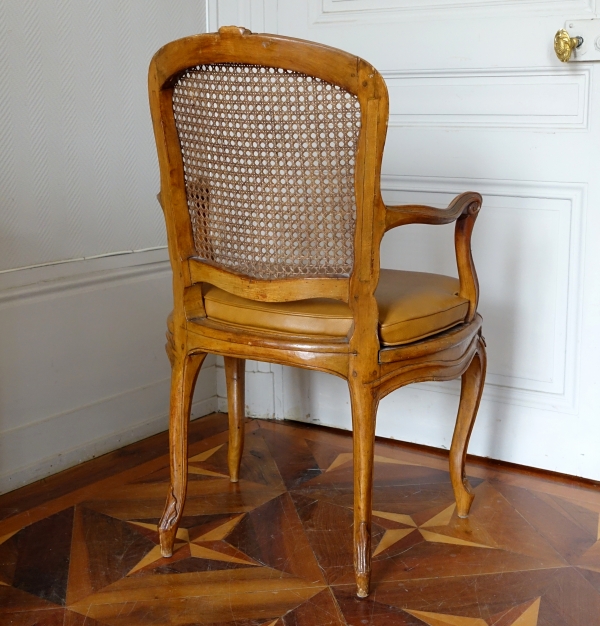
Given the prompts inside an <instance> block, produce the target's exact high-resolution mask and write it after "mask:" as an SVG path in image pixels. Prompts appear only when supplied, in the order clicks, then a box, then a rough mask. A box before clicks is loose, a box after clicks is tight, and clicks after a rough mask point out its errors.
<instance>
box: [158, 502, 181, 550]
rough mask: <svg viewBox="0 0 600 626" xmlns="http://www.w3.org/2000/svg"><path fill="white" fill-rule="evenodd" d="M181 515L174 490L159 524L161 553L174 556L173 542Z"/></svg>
mask: <svg viewBox="0 0 600 626" xmlns="http://www.w3.org/2000/svg"><path fill="white" fill-rule="evenodd" d="M180 517H181V514H180V511H179V505H178V502H177V498H176V497H175V496H174V494H173V491H171V492H170V493H169V496H168V498H167V504H166V506H165V511H164V513H163V515H162V517H161V520H160V523H159V525H158V536H159V538H160V553H161V554H162V555H163V556H164V557H165V558H168V557H170V556H173V544H174V543H175V536H176V535H177V527H178V526H179V519H180Z"/></svg>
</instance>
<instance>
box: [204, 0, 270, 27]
mask: <svg viewBox="0 0 600 626" xmlns="http://www.w3.org/2000/svg"><path fill="white" fill-rule="evenodd" d="M206 5H207V7H206V8H207V11H206V16H207V32H214V31H216V30H218V29H219V28H220V27H221V26H228V25H230V24H236V25H237V26H245V27H246V28H249V29H250V30H251V31H252V32H254V33H277V32H278V19H277V16H278V10H279V7H278V0H245V1H244V2H237V1H236V2H231V0H207V3H206Z"/></svg>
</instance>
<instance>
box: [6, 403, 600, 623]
mask: <svg viewBox="0 0 600 626" xmlns="http://www.w3.org/2000/svg"><path fill="white" fill-rule="evenodd" d="M351 450H352V440H351V436H350V434H349V433H346V432H341V431H335V430H331V429H324V428H319V427H313V426H307V425H304V424H299V423H295V422H269V421H262V420H249V421H248V423H247V433H246V443H245V451H244V457H243V461H242V469H241V481H240V483H239V484H237V485H233V484H231V483H230V482H229V480H228V478H227V418H226V416H224V415H222V414H214V415H211V416H207V417H206V418H202V419H199V420H196V421H195V422H193V423H192V425H191V429H190V464H189V471H190V473H189V476H190V481H189V495H188V500H187V502H186V506H185V510H184V517H183V520H182V524H181V527H180V530H179V533H178V537H177V542H176V549H175V552H174V554H173V556H172V557H171V558H169V559H165V558H162V557H161V555H160V551H159V549H158V536H157V532H156V523H157V521H158V519H159V517H160V515H161V513H162V507H163V504H164V498H165V495H166V491H167V481H168V456H167V439H166V436H165V434H164V433H163V434H160V435H156V436H155V437H151V438H149V439H146V440H144V441H142V442H139V443H136V444H133V445H131V446H127V448H123V449H122V450H119V451H117V452H113V453H111V454H108V455H105V456H103V457H100V458H98V459H95V460H93V461H90V462H88V463H84V464H82V465H80V466H78V467H76V468H73V469H71V470H67V471H65V472H62V473H61V474H58V475H56V476H54V477H51V478H49V479H46V480H45V481H40V482H38V483H35V484H33V485H30V486H28V487H25V488H23V489H20V490H17V491H14V492H12V493H9V494H6V495H4V496H0V520H1V521H0V624H3V625H4V624H10V625H13V626H17V625H19V626H34V625H39V626H51V625H62V626H103V625H104V626H107V625H110V626H121V625H123V626H137V625H140V626H142V625H150V624H152V625H154V624H157V625H158V624H160V625H171V624H172V625H179V626H199V625H206V626H209V625H210V626H234V625H236V626H304V625H306V626H330V625H357V626H359V625H360V626H363V625H364V626H395V625H408V626H422V625H423V624H427V625H430V626H445V625H448V626H600V489H599V488H598V485H596V484H590V483H588V482H585V481H578V480H575V479H573V478H569V477H564V476H553V475H551V474H548V473H544V472H539V471H532V470H528V469H526V468H519V467H510V466H506V465H503V464H497V463H494V462H488V461H485V460H481V459H473V460H472V462H471V463H470V464H469V466H468V470H469V472H468V473H469V477H470V481H471V484H472V486H473V488H474V491H475V494H476V498H475V502H474V505H473V509H472V512H471V515H470V517H469V519H467V520H461V519H459V518H458V517H457V516H456V511H455V507H454V501H453V496H452V489H451V486H450V479H449V475H448V471H447V458H446V456H445V455H444V453H440V452H439V451H434V450H431V449H427V448H422V447H418V446H412V445H406V444H399V443H396V442H390V441H386V440H378V442H377V445H376V464H375V465H376V466H375V485H374V507H373V508H374V524H373V555H374V556H373V592H372V594H371V595H370V597H369V598H367V599H365V600H359V599H357V598H356V597H355V595H354V585H353V571H352V570H353V568H352V549H351V548H352V546H351V536H352V457H351Z"/></svg>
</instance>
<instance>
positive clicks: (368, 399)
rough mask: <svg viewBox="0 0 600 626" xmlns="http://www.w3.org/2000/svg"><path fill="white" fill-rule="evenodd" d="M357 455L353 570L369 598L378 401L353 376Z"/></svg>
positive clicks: (360, 594)
mask: <svg viewBox="0 0 600 626" xmlns="http://www.w3.org/2000/svg"><path fill="white" fill-rule="evenodd" d="M348 386H349V388H350V399H351V405H352V441H353V457H354V571H355V574H356V595H357V596H358V597H359V598H366V597H367V596H368V595H369V589H370V584H371V512H372V509H373V458H374V453H375V416H376V412H377V404H378V403H377V400H375V398H374V397H373V390H372V388H371V386H370V385H368V384H364V383H363V382H362V381H361V380H360V379H359V378H350V380H349V381H348Z"/></svg>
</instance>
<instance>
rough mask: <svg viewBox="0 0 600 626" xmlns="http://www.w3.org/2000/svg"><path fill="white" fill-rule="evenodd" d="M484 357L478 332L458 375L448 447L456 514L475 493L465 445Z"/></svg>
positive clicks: (467, 507) (476, 403)
mask: <svg viewBox="0 0 600 626" xmlns="http://www.w3.org/2000/svg"><path fill="white" fill-rule="evenodd" d="M486 364H487V358H486V352H485V343H484V340H483V337H481V336H479V339H478V343H477V350H476V352H475V354H474V356H473V359H472V360H471V364H470V365H469V367H468V368H467V371H466V372H465V373H464V374H463V375H462V385H461V390H460V405H459V407H458V417H457V419H456V426H455V428H454V436H453V437H452V445H451V447H450V479H451V480H452V489H453V490H454V497H455V498H456V511H457V514H458V516H459V517H467V516H468V515H469V510H470V508H471V504H472V503H473V498H474V497H475V495H474V494H473V492H472V490H471V485H469V481H468V480H467V477H466V476H465V461H466V458H467V446H468V445H469V439H470V437H471V431H472V430H473V424H474V423H475V417H476V416H477V410H478V409H479V402H480V401H481V393H482V392H483V383H484V381H485V370H486Z"/></svg>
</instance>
